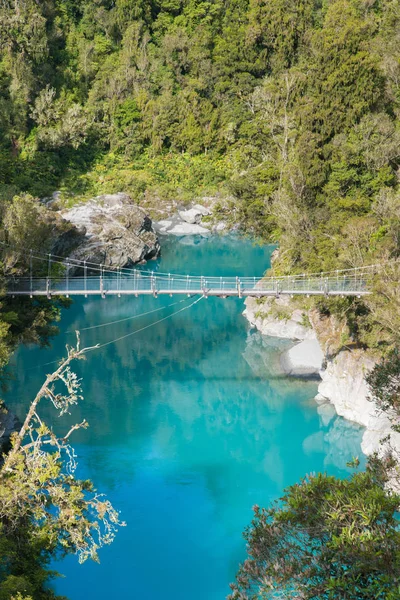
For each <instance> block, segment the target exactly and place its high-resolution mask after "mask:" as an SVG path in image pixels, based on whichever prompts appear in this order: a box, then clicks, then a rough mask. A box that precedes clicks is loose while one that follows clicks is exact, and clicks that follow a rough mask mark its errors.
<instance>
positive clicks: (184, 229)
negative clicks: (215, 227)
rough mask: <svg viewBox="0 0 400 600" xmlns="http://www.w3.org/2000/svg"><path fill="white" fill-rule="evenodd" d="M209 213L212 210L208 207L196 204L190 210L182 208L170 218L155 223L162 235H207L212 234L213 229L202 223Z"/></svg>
mask: <svg viewBox="0 0 400 600" xmlns="http://www.w3.org/2000/svg"><path fill="white" fill-rule="evenodd" d="M200 209H201V210H200ZM209 213H210V211H209V210H208V209H207V208H205V207H204V206H201V205H200V204H196V205H195V206H194V207H193V208H191V209H190V210H181V211H179V212H178V213H177V214H175V215H173V216H172V217H170V218H169V219H163V220H162V221H158V222H156V223H154V227H155V229H156V231H157V232H158V233H160V234H162V235H163V234H164V235H166V234H168V235H176V236H180V237H183V236H187V235H201V236H202V237H207V236H208V235H210V234H211V231H210V230H209V229H208V228H207V227H203V225H200V223H201V219H202V217H203V216H206V215H207V214H209Z"/></svg>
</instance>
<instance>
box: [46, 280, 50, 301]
mask: <svg viewBox="0 0 400 600" xmlns="http://www.w3.org/2000/svg"><path fill="white" fill-rule="evenodd" d="M46 296H47V298H48V299H49V300H50V298H51V291H50V278H49V277H46Z"/></svg>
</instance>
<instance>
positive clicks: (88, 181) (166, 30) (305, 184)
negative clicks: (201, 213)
mask: <svg viewBox="0 0 400 600" xmlns="http://www.w3.org/2000/svg"><path fill="white" fill-rule="evenodd" d="M399 20H400V14H399V8H398V3H397V2H395V1H394V0H375V1H371V0H326V1H325V0H324V1H323V0H305V1H304V2H301V3H298V2H297V1H294V0H290V1H288V2H283V0H269V1H268V2H267V1H266V0H226V1H223V0H151V1H148V0H116V1H115V2H110V1H109V0H96V1H93V0H84V1H83V2H79V3H78V2H76V1H74V0H45V1H44V2H41V3H36V2H34V0H26V2H24V3H20V2H19V1H18V0H7V2H4V3H3V5H2V8H1V10H0V31H1V36H0V37H1V45H0V57H1V62H0V77H1V81H2V88H1V89H2V92H1V97H0V130H1V137H0V144H1V146H0V154H1V161H0V163H1V170H0V178H1V182H2V186H1V189H2V191H3V194H4V195H6V196H8V197H12V195H13V194H14V193H15V192H16V191H18V192H21V191H23V192H30V193H32V194H34V195H44V194H46V193H49V192H51V191H52V190H54V189H55V188H56V187H59V186H63V189H64V190H65V191H66V192H75V193H78V194H83V195H84V194H90V193H93V192H100V191H115V190H121V189H124V191H129V192H130V193H131V194H132V195H133V197H134V198H135V199H136V200H137V201H143V200H144V199H146V198H153V199H158V198H159V197H161V201H162V200H164V199H168V198H171V197H177V198H183V199H184V198H188V197H191V196H192V197H193V195H197V194H201V193H205V192H211V193H215V192H220V194H221V197H222V198H228V197H230V198H231V201H230V202H229V201H228V202H226V201H224V202H221V207H220V210H221V212H222V213H225V215H226V217H227V218H231V219H234V220H235V221H236V222H239V223H240V224H241V225H242V226H243V227H244V228H246V229H247V230H250V231H253V232H255V233H256V234H258V235H262V236H263V237H265V238H268V239H272V240H279V241H280V244H281V247H282V248H283V250H284V251H283V252H282V253H281V259H280V264H279V268H280V269H283V270H288V269H291V270H293V269H301V270H304V268H307V269H309V270H319V269H320V268H325V269H326V268H337V266H340V265H343V266H356V265H360V264H364V263H366V262H371V261H375V260H377V259H378V258H381V257H388V256H397V254H398V251H399V240H398V219H399V206H400V198H399V194H398V192H397V175H396V173H397V168H398V165H399V157H400V133H399V119H398V110H399V101H400V94H399V81H400V66H399V58H400V51H399V44H398V31H399ZM157 201H158V200H157Z"/></svg>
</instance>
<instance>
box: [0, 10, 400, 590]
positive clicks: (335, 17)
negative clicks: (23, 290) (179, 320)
mask: <svg viewBox="0 0 400 600" xmlns="http://www.w3.org/2000/svg"><path fill="white" fill-rule="evenodd" d="M399 167H400V4H399V3H398V1H397V0H41V1H40V2H37V1H35V0H1V2H0V222H1V225H0V240H1V241H3V242H13V243H16V244H17V246H18V245H19V246H20V248H21V254H23V246H24V242H25V240H26V236H27V235H30V236H31V238H30V242H31V246H32V247H35V245H40V244H41V243H42V242H43V231H42V230H41V229H40V227H41V226H40V219H39V218H38V215H39V216H40V211H39V209H38V208H37V200H36V199H38V198H44V197H47V196H50V195H51V194H52V193H53V192H54V191H55V190H60V193H61V196H60V197H61V201H62V202H64V203H66V204H72V203H74V202H76V201H78V200H81V199H83V198H88V197H91V196H93V195H96V194H100V193H110V192H118V191H124V192H127V193H129V194H130V196H131V197H132V198H133V200H134V201H135V202H137V203H138V204H139V205H140V204H143V202H146V206H149V207H150V208H151V207H152V206H156V205H163V204H167V203H168V202H170V201H171V199H173V200H176V201H178V202H182V203H185V202H188V201H190V200H193V199H200V198H201V197H203V196H215V197H217V198H218V202H217V205H216V212H217V214H218V216H219V217H220V218H221V220H225V221H227V222H228V223H229V225H232V226H233V225H234V226H237V227H238V228H239V229H240V231H241V232H243V233H245V234H250V235H252V236H253V237H254V238H256V239H257V240H261V241H262V242H264V243H265V242H267V243H274V244H278V245H279V248H280V252H279V256H278V258H277V260H276V261H275V263H274V270H275V272H276V273H278V274H286V273H302V272H307V271H309V272H316V271H317V272H319V271H321V270H331V269H340V268H350V267H362V266H364V265H370V264H375V263H380V264H384V263H385V261H391V260H393V259H397V258H399V255H400V227H399V225H400V186H399V174H400V171H399ZM10 261H11V262H10ZM13 264H14V263H13V262H12V260H11V259H10V257H9V256H7V255H3V256H2V262H1V272H2V274H4V273H7V272H9V271H10V268H11V269H12V267H13ZM388 264H389V263H388ZM398 275H399V271H398V267H391V268H389V267H388V269H387V271H386V272H385V273H384V276H383V278H381V279H380V280H379V281H377V282H376V290H377V291H381V292H382V290H384V292H385V293H384V294H383V293H381V294H376V295H374V296H373V297H371V298H369V299H367V300H365V301H361V300H360V301H358V300H357V299H356V300H353V301H349V300H336V301H332V300H323V301H321V302H319V304H318V308H319V309H320V310H321V311H325V312H334V313H336V314H338V315H339V316H341V317H342V318H345V319H346V321H347V323H348V331H349V338H348V339H347V340H346V342H349V341H351V343H356V344H358V345H360V346H362V347H369V348H371V349H373V350H374V351H377V352H378V353H380V354H382V355H384V356H386V357H388V358H387V360H388V363H387V364H388V365H389V367H388V369H389V371H390V369H391V368H392V367H393V361H394V362H395V364H396V365H397V366H396V369H398V353H396V352H397V351H396V350H395V348H396V347H397V346H398V345H399V344H400V306H399V302H398V297H399V293H400V287H399V282H398V279H399V278H398ZM62 305H63V302H62V301H61V300H57V301H54V302H51V303H50V302H48V301H47V299H45V300H43V301H40V302H36V303H35V304H30V303H29V301H26V302H25V301H22V300H21V301H14V302H13V303H10V301H9V300H7V299H4V298H3V299H2V300H1V307H0V308H1V315H0V318H1V320H0V367H1V379H2V381H3V382H6V380H7V368H6V366H7V362H8V359H9V356H10V353H11V352H12V351H13V350H14V349H15V347H16V346H17V345H18V344H19V343H21V342H30V343H38V344H42V345H45V344H47V343H49V339H50V338H51V336H52V335H55V334H56V332H57V328H56V327H55V325H54V322H55V321H56V320H57V318H59V311H60V307H61V306H62ZM396 361H397V362H396ZM383 364H384V366H385V364H386V363H383ZM396 372H397V371H396ZM381 375H382V371H378V373H377V375H376V379H377V380H378V384H379V385H378V384H377V385H376V389H377V391H376V394H377V395H378V396H379V393H380V392H379V389H378V388H379V386H381V387H382V381H383V380H381V379H379V377H380V376H381ZM383 375H384V377H386V374H385V373H384V374H383ZM384 381H386V379H384ZM397 394H398V390H397V391H396V395H395V398H394V399H393V395H392V396H391V397H390V398H389V405H391V406H392V405H393V402H395V403H396V402H397V404H396V406H397V408H398V400H397V398H398V395H397ZM387 401H388V400H387V398H385V399H384V400H383V401H382V402H383V403H384V402H387ZM371 473H372V474H371ZM363 477H364V479H363ZM365 481H367V484H365ZM377 481H378V483H379V485H378V484H377ZM382 481H384V476H383V475H382V474H381V473H380V474H379V475H377V470H376V469H375V470H371V469H370V471H367V473H366V474H365V475H360V476H358V477H357V476H356V477H355V479H354V480H353V483H349V484H348V486H347V488H346V489H345V490H344V491H343V489H342V488H341V487H340V485H341V484H339V483H337V482H336V483H332V482H331V484H332V486H333V488H334V493H337V494H338V497H339V499H340V502H342V501H343V502H344V500H343V499H344V498H346V493H349V494H350V497H351V500H352V501H353V500H354V502H355V505H356V506H358V504H357V502H358V501H359V497H360V494H361V492H360V489H361V488H362V487H363V486H364V487H365V485H367V487H368V490H369V493H370V494H371V498H372V500H373V501H374V502H376V503H377V504H376V505H379V502H381V503H382V506H383V507H384V510H386V511H387V515H390V516H388V522H389V526H388V527H389V529H390V536H391V537H390V540H391V543H393V544H394V547H395V548H397V551H396V552H397V555H398V552H399V551H398V532H397V533H396V521H395V520H394V519H393V518H392V515H393V513H394V512H395V508H396V507H395V506H394V503H393V502H392V501H391V500H389V499H388V498H387V497H386V496H385V495H383V496H382V494H381V490H382V485H383V484H382ZM385 481H386V480H385ZM328 483H329V482H328ZM328 483H326V481H322V482H321V481H319V482H316V483H315V482H314V483H311V484H310V483H307V482H305V483H304V485H303V487H302V488H301V489H302V490H303V489H304V490H305V492H304V493H305V494H306V493H307V490H309V489H311V492H313V491H314V492H315V494H316V496H315V497H316V498H319V499H321V498H323V499H324V502H325V501H326V502H328V503H329V493H330V491H332V487H331V488H329V485H328ZM324 486H325V487H324ZM335 486H336V487H335ZM378 488H379V490H378ZM377 490H378V491H377ZM311 492H310V493H311ZM314 492H313V493H314ZM296 494H300V492H299V490H297V489H294V491H293V496H295V495H296ZM327 497H328V499H327ZM301 501H303V498H301ZM288 502H289V504H290V498H289V500H288ZM338 502H339V501H338ZM344 505H345V506H347V507H348V506H349V505H348V504H346V502H344ZM271 510H272V509H271ZM343 510H345V508H343ZM289 513H290V511H289ZM271 514H272V513H271ZM271 514H269V516H268V518H272V517H271ZM290 514H291V515H292V516H293V511H292V512H291V513H290ZM255 515H256V517H255V522H256V525H255V532H257V528H258V527H259V525H260V523H261V524H262V526H263V527H264V528H266V527H267V526H268V527H270V521H268V519H267V518H266V517H265V515H264V514H262V513H260V511H259V510H258V509H256V510H255ZM275 517H276V514H275V513H273V518H275ZM278 517H279V519H280V521H279V519H278V521H279V522H282V521H284V520H285V519H286V520H287V519H288V518H289V517H287V515H286V514H285V513H284V512H282V513H279V514H278ZM366 518H367V517H366ZM368 518H371V519H372V518H373V516H368ZM28 521H29V520H28ZM312 525H313V524H312V523H311V526H312ZM308 526H309V524H307V527H308ZM330 526H331V525H330ZM383 529H384V526H383V525H382V528H380V527H377V531H375V530H374V531H371V539H372V540H373V544H374V545H373V548H372V549H371V547H370V546H368V543H367V541H368V540H367V538H366V541H365V543H366V544H367V547H368V548H369V549H368V548H367V550H368V551H367V552H366V553H364V554H363V552H364V550H363V548H362V544H361V545H358V546H357V552H358V553H359V554H358V555H357V556H358V558H359V556H361V555H362V556H363V560H364V561H366V562H364V563H363V569H365V564H367V563H368V560H370V558H371V555H374V556H375V555H376V553H377V552H378V551H377V547H378V546H379V544H381V543H382V539H384V536H383V538H382V531H383ZM2 531H3V529H2V527H0V550H1V551H2V554H3V556H6V555H7V553H8V554H10V553H11V554H12V555H13V556H14V557H15V556H16V555H17V554H18V548H17V547H16V546H15V539H14V538H13V536H10V534H9V531H8V533H2ZM21 531H22V534H21V535H25V534H26V532H27V531H30V525H29V522H24V527H23V529H21ZM386 532H387V530H385V535H386ZM325 533H326V532H325ZM325 533H324V535H325ZM336 533H337V529H336V522H335V523H334V526H332V529H331V530H330V535H331V538H329V539H331V540H332V544H333V546H332V547H334V544H338V545H340V540H339V539H338V538H337V537H335V536H336ZM347 534H348V537H347V538H346V535H347ZM351 534H352V532H351V530H350V532H347V533H346V534H345V535H344V538H343V540H342V541H343V546H341V551H342V552H343V556H344V555H346V557H347V558H348V556H349V552H350V553H351V551H352V550H354V548H353V549H351V551H350V550H349V539H350V537H351ZM375 534H376V536H375V537H373V536H374V535H375ZM321 539H322V542H321ZM321 539H319V540H318V544H320V543H326V538H325V537H323V538H321ZM385 539H388V538H385ZM393 540H394V541H393ZM256 541H257V540H256ZM289 541H290V540H289ZM346 544H347V545H346ZM49 548H50V547H49ZM386 550H387V548H386ZM392 550H393V548H392V546H390V548H389V550H388V552H387V554H388V555H390V556H393V553H392ZM273 551H274V552H275V551H276V548H275V547H274V549H273ZM285 551H286V546H285ZM51 552H52V550H51V548H50V549H47V550H46V552H45V553H44V557H43V545H41V542H40V541H39V542H38V545H37V546H35V547H32V546H30V547H29V548H28V549H26V553H25V554H24V557H23V560H24V562H23V564H22V567H21V564H19V566H17V567H18V568H17V567H16V568H17V571H15V569H14V567H13V566H12V565H11V567H10V564H11V563H12V561H11V563H10V562H9V561H8V560H4V559H0V577H1V575H2V573H3V575H4V573H5V574H6V575H7V577H8V580H7V581H8V582H9V588H7V589H6V588H4V587H3V588H2V590H1V589H0V600H3V599H4V600H9V598H10V597H15V598H22V596H21V595H18V594H19V591H20V588H19V587H18V585H19V583H18V581H17V580H15V579H13V578H15V577H17V575H16V574H15V573H17V574H18V577H19V576H20V571H21V569H22V570H24V569H25V570H27V571H28V576H27V579H29V582H30V583H29V585H30V586H31V587H30V588H29V589H32V590H33V591H32V594H33V597H34V598H50V597H53V596H52V593H51V592H49V591H48V590H47V591H43V583H44V582H45V581H46V579H47V577H48V573H47V570H46V569H47V563H48V561H49V560H50V557H51ZM271 552H272V550H271ZM397 555H396V556H397ZM384 556H386V554H384ZM322 558H324V557H322ZM347 558H346V560H347ZM302 560H307V556H306V558H305V559H304V557H303V556H302ZM343 560H345V559H343ZM396 560H398V557H397V559H396ZM393 561H394V562H393V565H395V566H393V565H391V568H392V567H393V570H389V571H390V572H388V573H384V575H383V576H382V577H383V579H382V581H383V580H384V584H383V583H382V581H381V580H379V581H378V583H376V581H375V580H374V581H373V582H372V583H371V582H370V583H368V585H371V587H370V588H368V589H369V591H368V592H367V593H370V594H375V595H374V596H368V595H367V596H362V597H366V598H367V597H376V598H392V599H395V598H399V597H400V592H399V591H396V590H394V588H393V587H392V586H391V584H390V583H388V581H389V580H390V579H391V580H393V577H394V575H393V573H395V572H396V569H397V568H398V562H397V563H395V559H393ZM17 562H18V561H17ZM361 562H362V561H361ZM38 564H40V565H41V567H40V569H39V570H38V567H37V565H38ZM299 564H300V563H299ZM32 565H33V566H32ZM321 565H322V566H321ZM321 565H320V566H321V569H322V568H323V560H322V561H321ZM386 566H387V565H386ZM377 568H378V567H377ZM379 568H382V569H383V571H384V570H385V568H386V567H385V566H384V567H382V565H381V564H380V565H379ZM13 569H14V570H13ZM18 569H19V571H18ZM30 569H31V570H32V572H30ZM35 573H36V575H35ZM257 573H258V571H257V566H255V567H254V572H252V573H251V574H250V575H249V574H248V573H247V574H246V577H247V578H248V579H247V580H246V581H245V583H244V584H243V585H242V588H243V589H244V588H246V585H247V583H248V582H250V583H249V586H250V587H251V585H253V579H252V577H253V578H254V579H257ZM363 573H364V572H363ZM321 577H322V579H323V578H324V577H325V579H323V581H324V582H326V581H329V573H326V572H325V571H324V573H323V576H321ZM358 577H359V573H358V572H356V573H355V575H354V582H355V583H354V590H353V591H354V598H358V597H361V596H359V595H357V594H360V590H359V589H358V588H357V585H358V584H357V583H356V582H357V581H358V579H357V578H358ZM368 577H369V574H367V575H366V579H367V580H368V581H369V579H368ZM393 581H394V580H393ZM381 584H382V585H385V586H387V588H388V589H389V588H390V592H388V595H385V594H386V592H385V591H384V592H381V591H379V590H382V589H383V588H382V587H379V586H381ZM21 585H22V584H21ZM24 585H25V584H24ZM343 585H344V584H343ZM393 585H394V584H393ZM396 585H397V584H396ZM242 588H240V585H239V584H238V588H237V589H235V590H234V592H233V593H234V595H233V596H232V597H234V598H244V597H247V596H244V595H243V596H242V595H240V594H241V593H243V594H244V593H245V592H243V590H242ZM24 589H26V588H24V587H23V585H22V587H21V591H23V590H24ZM316 589H317V590H318V589H319V588H318V586H317V587H316ZM332 589H333V592H332V594H333V595H323V596H322V595H317V596H313V598H314V597H315V598H339V597H343V598H350V597H351V598H352V597H353V596H350V595H348V594H349V592H348V591H346V588H345V587H344V588H343V589H344V592H343V594H344V596H339V595H336V596H335V595H334V594H335V590H334V588H332ZM385 589H386V588H385ZM397 589H398V588H397ZM4 590H5V591H4ZM329 593H330V592H329ZM338 593H339V592H338ZM340 593H342V588H341V592H340ZM352 593H353V592H352ZM10 594H15V596H11V595H10ZM316 594H320V592H318V591H317V592H316ZM390 594H392V595H390ZM249 597H250V595H249ZM304 597H306V596H304ZM307 597H308V596H307ZM310 597H311V596H310Z"/></svg>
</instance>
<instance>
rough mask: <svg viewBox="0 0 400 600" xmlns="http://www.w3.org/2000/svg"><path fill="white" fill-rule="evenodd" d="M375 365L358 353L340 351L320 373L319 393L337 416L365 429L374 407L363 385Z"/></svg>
mask: <svg viewBox="0 0 400 600" xmlns="http://www.w3.org/2000/svg"><path fill="white" fill-rule="evenodd" d="M374 364H375V362H374V361H373V360H372V359H371V358H369V357H367V356H366V355H365V354H364V353H362V352H361V351H357V352H355V351H354V352H350V351H348V350H342V351H341V352H339V354H338V355H337V356H335V357H334V358H333V359H332V360H328V361H327V366H326V369H325V370H324V371H321V378H322V382H321V383H320V385H319V387H318V392H319V394H321V395H322V396H324V397H325V398H329V400H330V401H331V402H332V404H334V406H335V408H336V412H337V413H338V414H339V415H341V416H342V417H345V418H346V419H349V420H350V421H355V422H356V423H360V425H364V426H365V427H367V426H368V423H369V421H370V419H371V417H372V416H373V415H374V414H375V407H374V405H373V404H372V403H371V402H369V400H368V393H369V392H368V386H367V384H366V382H365V375H366V373H367V372H368V371H369V370H370V369H372V368H373V366H374Z"/></svg>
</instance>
